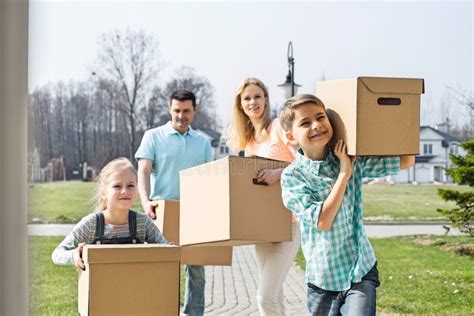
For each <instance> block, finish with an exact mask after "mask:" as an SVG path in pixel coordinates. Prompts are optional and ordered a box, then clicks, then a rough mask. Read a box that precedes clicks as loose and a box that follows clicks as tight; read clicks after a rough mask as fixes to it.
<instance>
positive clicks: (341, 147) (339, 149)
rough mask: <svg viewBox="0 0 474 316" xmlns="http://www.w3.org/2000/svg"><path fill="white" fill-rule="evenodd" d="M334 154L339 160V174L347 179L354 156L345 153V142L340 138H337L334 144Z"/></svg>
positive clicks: (349, 175) (350, 174) (350, 172)
mask: <svg viewBox="0 0 474 316" xmlns="http://www.w3.org/2000/svg"><path fill="white" fill-rule="evenodd" d="M334 154H335V155H336V157H337V158H339V161H340V162H341V170H340V171H339V174H340V175H342V176H344V177H345V178H347V179H349V178H350V177H351V176H352V167H353V166H354V161H355V157H349V156H348V155H347V148H346V144H344V141H343V140H342V139H339V140H338V141H337V142H336V145H335V146H334Z"/></svg>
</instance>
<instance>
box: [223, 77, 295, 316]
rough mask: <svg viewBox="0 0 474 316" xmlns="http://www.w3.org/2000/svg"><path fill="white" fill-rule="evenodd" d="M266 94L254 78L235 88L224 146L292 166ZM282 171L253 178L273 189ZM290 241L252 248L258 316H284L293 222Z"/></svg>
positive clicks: (292, 156)
mask: <svg viewBox="0 0 474 316" xmlns="http://www.w3.org/2000/svg"><path fill="white" fill-rule="evenodd" d="M270 112H271V111H270V105H269V99H268V90H267V88H266V87H265V85H264V84H263V83H262V82H261V81H260V80H258V79H256V78H247V79H245V80H244V81H243V82H242V84H241V85H240V86H239V89H238V91H237V94H236V96H235V100H234V105H233V108H232V119H231V126H230V129H229V138H228V145H229V146H230V147H232V148H233V149H234V150H239V151H241V150H245V156H246V157H250V156H259V157H264V158H270V159H275V160H281V161H287V162H292V161H293V160H294V159H295V148H294V147H293V146H292V145H290V144H289V143H288V140H287V139H286V137H285V135H284V131H283V129H282V128H281V126H280V122H279V120H278V119H273V120H272V119H270ZM282 171H283V169H266V170H261V171H259V172H258V174H257V179H258V181H259V182H265V183H267V184H268V185H273V184H275V183H277V182H279V181H280V177H281V173H282ZM292 229H293V240H292V241H288V242H281V243H272V244H258V245H255V253H256V257H257V264H258V272H259V285H258V290H257V303H258V309H259V311H260V314H261V315H272V316H273V315H285V304H284V301H283V299H284V297H283V282H284V281H285V279H286V275H287V274H288V271H289V269H290V267H291V265H292V263H293V259H294V257H295V256H296V253H297V252H298V248H299V245H300V231H299V228H298V224H297V223H296V221H295V220H294V219H293V227H292Z"/></svg>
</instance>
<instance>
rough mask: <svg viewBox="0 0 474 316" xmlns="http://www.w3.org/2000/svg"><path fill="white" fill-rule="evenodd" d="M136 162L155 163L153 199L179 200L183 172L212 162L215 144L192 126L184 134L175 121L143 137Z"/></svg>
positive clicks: (151, 194) (152, 175) (152, 174)
mask: <svg viewBox="0 0 474 316" xmlns="http://www.w3.org/2000/svg"><path fill="white" fill-rule="evenodd" d="M135 159H137V160H139V159H149V160H152V161H153V169H152V172H151V175H150V199H152V200H155V199H158V198H161V199H174V200H176V199H179V171H180V170H183V169H188V168H191V167H195V166H198V165H200V164H203V163H206V162H209V161H211V160H212V149H211V143H210V141H209V140H208V139H206V138H205V137H204V136H202V135H200V134H199V133H197V132H196V131H194V130H193V129H192V128H191V127H189V129H188V131H187V132H186V133H184V134H180V133H179V132H178V131H177V130H175V129H174V128H173V126H172V125H171V122H168V123H166V124H165V125H163V126H160V127H157V128H153V129H150V130H148V131H146V132H145V134H144V135H143V139H142V142H141V143H140V147H138V149H137V152H136V153H135Z"/></svg>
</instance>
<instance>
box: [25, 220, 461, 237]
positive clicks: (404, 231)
mask: <svg viewBox="0 0 474 316" xmlns="http://www.w3.org/2000/svg"><path fill="white" fill-rule="evenodd" d="M73 228H74V225H72V224H28V235H29V236H66V235H67V234H68V233H69V232H70V231H72V229H73ZM365 231H366V233H367V236H369V238H383V237H394V236H406V235H419V234H430V235H444V233H445V232H446V230H445V229H444V228H443V224H442V223H439V224H420V223H417V224H404V225H396V224H367V225H365ZM459 234H460V232H459V230H457V229H451V231H450V232H449V235H459Z"/></svg>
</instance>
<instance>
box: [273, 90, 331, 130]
mask: <svg viewBox="0 0 474 316" xmlns="http://www.w3.org/2000/svg"><path fill="white" fill-rule="evenodd" d="M307 103H311V104H314V105H319V106H322V107H323V109H324V111H326V107H325V106H324V103H323V101H321V100H320V99H319V98H317V97H316V96H314V95H312V94H299V95H295V96H294V97H291V98H289V99H288V100H286V102H285V105H284V106H283V109H282V110H281V113H280V124H281V126H282V127H283V129H284V130H285V131H290V130H291V126H292V125H293V121H294V120H295V111H294V110H295V109H296V108H298V107H300V106H302V105H303V104H307Z"/></svg>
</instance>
